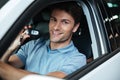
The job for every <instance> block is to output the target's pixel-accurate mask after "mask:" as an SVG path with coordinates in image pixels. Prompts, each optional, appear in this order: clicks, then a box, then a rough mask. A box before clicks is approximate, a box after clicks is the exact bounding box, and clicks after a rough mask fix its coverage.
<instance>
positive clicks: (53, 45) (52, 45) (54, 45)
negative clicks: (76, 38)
mask: <svg viewBox="0 0 120 80" xmlns="http://www.w3.org/2000/svg"><path fill="white" fill-rule="evenodd" d="M70 42H71V40H68V41H64V42H50V48H51V50H54V49H59V48H63V47H65V46H67V45H69V44H70Z"/></svg>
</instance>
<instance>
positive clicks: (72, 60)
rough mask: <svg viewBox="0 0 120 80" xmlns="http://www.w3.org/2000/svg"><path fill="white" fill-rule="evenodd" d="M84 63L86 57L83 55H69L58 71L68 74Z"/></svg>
mask: <svg viewBox="0 0 120 80" xmlns="http://www.w3.org/2000/svg"><path fill="white" fill-rule="evenodd" d="M84 65H86V57H85V56H84V55H79V56H74V57H69V59H68V61H66V63H65V65H63V67H62V69H61V70H60V71H62V72H64V73H65V74H67V75H68V74H70V73H72V72H74V71H76V70H77V69H79V68H81V67H82V66H84Z"/></svg>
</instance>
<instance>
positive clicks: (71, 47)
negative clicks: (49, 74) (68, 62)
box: [46, 40, 75, 53]
mask: <svg viewBox="0 0 120 80" xmlns="http://www.w3.org/2000/svg"><path fill="white" fill-rule="evenodd" d="M49 44H50V40H48V41H47V42H46V46H47V50H48V52H50V53H66V52H67V53H68V52H71V51H73V50H74V48H75V47H74V44H73V41H71V42H70V44H68V45H67V46H65V47H63V48H59V49H54V50H51V49H50V46H49Z"/></svg>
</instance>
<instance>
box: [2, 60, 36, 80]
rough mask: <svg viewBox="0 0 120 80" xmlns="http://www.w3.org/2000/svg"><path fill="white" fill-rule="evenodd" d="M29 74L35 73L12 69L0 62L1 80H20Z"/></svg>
mask: <svg viewBox="0 0 120 80" xmlns="http://www.w3.org/2000/svg"><path fill="white" fill-rule="evenodd" d="M29 74H35V73H32V72H28V71H25V70H21V69H17V68H14V67H12V66H10V65H8V64H5V63H3V62H1V61H0V77H1V78H2V79H3V80H20V79H21V78H22V77H24V76H26V75H29Z"/></svg>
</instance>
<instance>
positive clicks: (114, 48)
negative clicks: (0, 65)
mask: <svg viewBox="0 0 120 80" xmlns="http://www.w3.org/2000/svg"><path fill="white" fill-rule="evenodd" d="M69 1H75V2H76V3H78V5H79V6H80V7H82V9H83V13H84V14H83V16H82V20H81V23H80V28H79V29H78V30H77V32H76V33H74V35H73V37H72V40H73V42H74V44H75V46H76V47H77V48H78V50H79V51H80V52H82V53H84V54H85V55H86V58H87V64H86V65H85V66H83V67H82V68H80V69H78V70H76V71H75V72H73V73H71V74H69V75H68V76H66V77H65V78H64V79H65V80H120V76H119V72H120V1H119V0H52V1H51V0H0V57H2V56H3V55H4V53H5V52H6V51H7V49H8V48H9V47H10V45H11V43H12V42H13V41H14V40H15V38H16V37H17V35H18V34H19V32H20V31H21V30H22V29H23V27H24V26H25V25H32V26H33V31H32V30H30V31H29V32H31V35H32V37H31V38H30V39H28V40H27V41H29V40H32V39H37V38H38V37H41V36H46V35H47V33H48V26H47V25H48V22H49V10H48V8H49V6H50V5H53V4H55V3H60V2H69ZM27 41H26V42H27ZM46 77H47V76H46Z"/></svg>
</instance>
